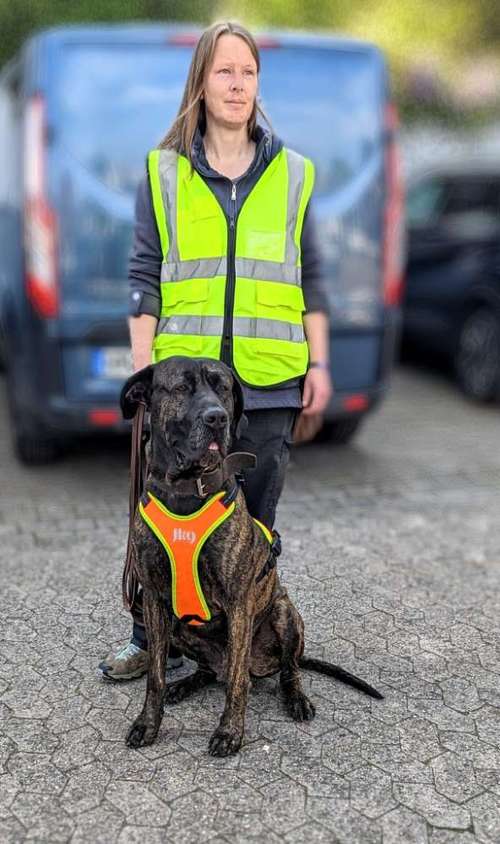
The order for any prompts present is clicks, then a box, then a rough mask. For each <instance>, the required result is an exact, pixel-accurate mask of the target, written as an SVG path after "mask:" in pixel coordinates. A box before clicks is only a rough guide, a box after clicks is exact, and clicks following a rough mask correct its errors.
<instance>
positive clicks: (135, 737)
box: [125, 715, 159, 748]
mask: <svg viewBox="0 0 500 844" xmlns="http://www.w3.org/2000/svg"><path fill="white" fill-rule="evenodd" d="M158 730H159V725H154V724H153V725H151V724H146V722H145V721H144V719H143V718H142V717H141V716H140V715H139V717H138V718H136V719H135V721H134V723H133V724H132V726H131V728H130V730H129V731H128V733H127V738H126V739H125V743H126V745H127V747H134V748H137V747H144V746H145V745H147V744H153V742H154V740H155V738H156V736H157V735H158Z"/></svg>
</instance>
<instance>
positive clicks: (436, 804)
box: [393, 783, 471, 829]
mask: <svg viewBox="0 0 500 844" xmlns="http://www.w3.org/2000/svg"><path fill="white" fill-rule="evenodd" d="M393 794H394V797H395V799H396V800H397V801H399V802H400V803H402V804H403V805H404V806H407V807H408V808H409V809H412V810H413V811H415V812H417V813H418V814H419V815H422V816H423V817H424V818H426V820H428V821H429V823H430V824H433V825H434V826H446V827H449V828H450V829H467V828H468V827H469V825H470V820H471V818H470V813H469V811H468V809H467V808H465V807H462V806H457V804H456V803H452V801H451V800H449V799H448V798H447V797H444V796H442V795H440V794H438V793H436V791H435V789H434V788H433V787H432V786H431V785H416V784H413V783H394V786H393Z"/></svg>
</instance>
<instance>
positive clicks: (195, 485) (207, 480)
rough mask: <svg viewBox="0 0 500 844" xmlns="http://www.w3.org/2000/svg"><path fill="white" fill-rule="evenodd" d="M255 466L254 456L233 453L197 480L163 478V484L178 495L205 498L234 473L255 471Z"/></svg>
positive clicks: (218, 489) (245, 452)
mask: <svg viewBox="0 0 500 844" xmlns="http://www.w3.org/2000/svg"><path fill="white" fill-rule="evenodd" d="M256 465H257V458H256V456H255V454H250V452H247V451H234V452H233V453H232V454H228V455H227V457H226V458H225V459H224V460H223V462H222V464H221V465H220V466H216V468H215V469H211V471H209V472H203V474H202V475H201V476H200V477H199V478H180V479H179V480H177V481H168V480H167V479H166V478H165V483H166V484H167V486H170V487H172V490H175V492H176V493H177V494H178V495H195V496H197V497H198V498H207V497H208V496H209V495H214V494H215V493H217V492H220V490H221V489H222V487H223V485H224V484H225V483H226V481H228V480H229V479H230V478H232V476H233V475H234V474H235V473H236V472H241V470H242V469H255V467H256Z"/></svg>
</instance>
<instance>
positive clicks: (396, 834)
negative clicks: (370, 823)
mask: <svg viewBox="0 0 500 844" xmlns="http://www.w3.org/2000/svg"><path fill="white" fill-rule="evenodd" d="M380 825H381V827H382V841H383V844H403V842H404V844H429V839H428V836H427V825H426V823H425V821H424V819H423V818H421V817H420V816H419V815H416V814H415V813H414V812H410V810H409V809H405V808H403V807H401V806H400V807H398V808H397V809H393V810H392V812H387V814H385V815H384V816H383V817H382V818H380Z"/></svg>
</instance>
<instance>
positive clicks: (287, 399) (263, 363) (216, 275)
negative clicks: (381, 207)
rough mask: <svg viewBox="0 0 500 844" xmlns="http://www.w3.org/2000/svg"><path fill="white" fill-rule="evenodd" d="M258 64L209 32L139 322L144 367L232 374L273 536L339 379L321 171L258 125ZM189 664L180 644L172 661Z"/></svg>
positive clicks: (140, 668) (145, 256)
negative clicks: (188, 361) (180, 364)
mask: <svg viewBox="0 0 500 844" xmlns="http://www.w3.org/2000/svg"><path fill="white" fill-rule="evenodd" d="M259 69H260V61H259V54H258V49H257V46H256V44H255V41H254V39H253V38H252V36H251V35H250V33H249V32H248V31H247V30H246V29H244V28H243V27H241V26H239V25H237V24H232V23H219V24H214V25H213V26H211V27H210V28H209V29H207V30H206V31H205V32H204V33H203V35H202V36H201V38H200V40H199V42H198V45H197V47H196V50H195V53H194V56H193V60H192V63H191V67H190V71H189V75H188V79H187V82H186V88H185V91H184V96H183V100H182V103H181V107H180V110H179V114H178V116H177V118H176V120H175V122H174V124H173V126H172V128H171V129H170V131H169V132H168V134H167V135H166V137H165V138H164V140H163V141H162V143H161V144H160V146H159V150H154V151H152V152H151V153H150V154H149V156H148V175H147V176H146V177H145V178H144V180H143V182H142V184H141V185H140V187H139V192H138V197H137V205H136V228H135V243H134V251H133V254H132V256H131V259H130V271H129V278H130V281H131V313H132V316H131V318H130V321H129V325H130V336H131V344H132V356H133V363H134V368H135V369H141V368H142V367H144V366H147V365H148V364H149V363H151V359H152V358H153V361H158V360H161V359H162V358H165V357H168V356H170V355H174V354H188V355H192V356H196V357H218V358H220V359H222V360H223V361H225V362H226V363H227V364H228V365H230V366H232V368H233V370H234V371H235V372H236V374H237V375H238V377H239V379H240V381H241V383H242V386H243V391H244V397H245V412H246V416H247V419H248V426H247V428H246V430H245V431H244V433H243V434H242V435H241V436H240V439H239V440H238V441H237V442H235V443H233V449H234V450H241V451H251V452H254V453H256V454H257V455H258V468H257V469H256V470H254V471H252V472H249V473H248V476H247V477H245V486H244V489H245V497H246V500H247V505H248V509H249V511H250V514H251V515H252V516H254V517H255V518H257V519H259V520H260V521H262V522H264V524H266V525H267V526H268V528H269V529H272V528H273V524H274V518H275V512H276V506H277V503H278V499H279V496H280V494H281V491H282V488H283V483H284V475H285V469H286V465H287V462H288V456H289V447H290V443H291V440H292V432H293V429H294V424H295V422H296V418H297V415H298V413H299V411H300V409H301V408H302V413H301V417H300V420H299V424H300V425H302V426H304V425H305V426H306V427H307V425H308V424H310V422H311V420H314V419H317V418H318V415H319V414H321V412H322V411H323V410H324V409H325V407H326V405H327V403H328V401H329V399H330V396H331V384H330V376H329V366H328V317H327V313H328V308H327V303H326V299H325V296H324V293H323V290H322V287H321V278H320V271H319V259H318V252H317V248H316V245H315V241H314V231H313V222H312V218H311V213H310V211H309V199H310V195H311V191H312V185H313V168H312V164H311V162H309V161H307V160H306V159H303V158H302V157H301V156H299V155H297V154H296V153H294V152H292V151H291V150H286V149H285V148H284V147H283V144H282V143H281V141H280V140H279V139H278V138H276V137H275V136H273V135H272V133H271V132H269V131H264V129H263V128H262V127H260V126H259V125H258V124H257V112H258V111H259V107H258V105H257V88H258V75H259ZM243 209H244V210H243ZM301 283H302V286H301ZM302 296H303V297H304V298H302ZM304 302H305V313H303V310H304ZM306 370H307V371H306ZM304 376H305V377H304ZM132 615H133V618H134V627H133V635H132V639H131V641H130V642H129V643H128V644H127V645H125V646H124V647H123V648H121V649H119V650H118V651H117V652H116V653H111V654H109V656H108V657H107V658H106V659H105V660H104V661H103V662H101V664H100V666H99V668H100V670H101V671H102V673H103V676H105V677H106V678H108V679H113V680H126V679H127V680H128V679H131V678H133V677H139V676H141V675H142V674H144V673H145V672H146V671H147V666H148V653H147V641H146V637H145V630H144V627H143V623H142V621H143V620H142V613H141V608H140V606H137V607H133V608H132ZM181 662H182V657H181V655H180V654H178V653H173V652H172V650H171V651H170V653H169V659H168V667H169V668H173V667H177V666H178V665H179V664H180V663H181Z"/></svg>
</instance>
